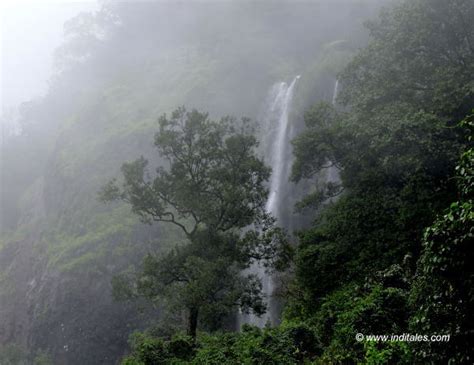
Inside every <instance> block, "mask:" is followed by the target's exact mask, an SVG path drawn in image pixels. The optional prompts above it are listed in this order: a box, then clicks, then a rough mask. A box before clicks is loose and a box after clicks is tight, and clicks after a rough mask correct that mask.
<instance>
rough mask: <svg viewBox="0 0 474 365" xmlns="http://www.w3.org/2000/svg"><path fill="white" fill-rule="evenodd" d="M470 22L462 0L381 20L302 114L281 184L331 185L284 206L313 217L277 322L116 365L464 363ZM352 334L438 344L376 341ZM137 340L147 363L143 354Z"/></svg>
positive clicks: (137, 351)
mask: <svg viewBox="0 0 474 365" xmlns="http://www.w3.org/2000/svg"><path fill="white" fill-rule="evenodd" d="M473 16H474V4H473V3H472V2H469V1H427V0H417V1H407V2H404V3H403V4H400V5H397V6H395V7H393V8H391V9H389V10H386V11H384V12H382V14H381V15H380V17H379V18H378V20H376V21H373V22H371V23H370V24H369V25H368V27H369V30H370V42H369V44H368V46H367V47H365V48H364V49H362V50H361V51H360V52H359V53H358V55H357V56H355V57H354V59H353V60H352V61H351V62H349V64H348V65H347V66H346V67H345V68H344V70H343V71H342V72H341V74H340V83H341V84H342V92H341V94H340V96H339V98H338V104H337V105H336V106H335V107H334V106H333V105H329V104H325V103H320V104H318V105H316V106H314V107H313V108H311V109H310V110H309V111H308V112H307V113H306V115H305V122H306V130H305V131H303V132H302V133H301V134H300V135H299V136H298V137H297V138H296V139H295V140H294V153H295V156H296V160H295V163H294V166H293V175H292V178H293V180H294V181H295V182H299V181H301V180H305V179H312V178H313V179H314V177H316V179H317V177H318V176H323V175H322V174H321V172H322V171H324V170H326V169H328V168H332V169H337V170H338V171H339V175H340V180H339V182H338V183H335V182H331V183H329V184H326V185H321V184H316V185H315V188H314V191H312V192H310V193H309V194H308V195H307V196H306V197H305V198H304V199H303V200H302V201H301V202H300V203H299V204H298V209H300V210H312V211H313V212H315V213H316V214H315V216H316V218H315V221H314V224H313V225H312V227H310V228H309V229H306V230H303V231H301V232H299V234H298V237H299V243H298V245H297V247H296V253H295V256H294V262H293V266H294V270H295V276H294V279H293V280H292V281H291V282H290V284H289V287H288V290H287V293H286V295H287V299H288V302H287V305H286V309H285V312H284V320H283V323H282V325H280V326H279V327H277V328H274V329H263V330H259V329H256V328H245V329H244V330H243V332H242V333H239V334H215V335H212V336H209V335H206V334H204V333H203V334H202V335H201V337H199V339H198V342H197V343H196V344H194V345H193V346H194V347H192V349H191V348H190V350H189V351H188V352H186V356H187V357H186V358H183V357H179V356H178V355H176V354H175V353H174V352H173V351H171V350H170V348H171V347H173V343H174V341H175V339H173V338H172V339H170V340H164V339H163V340H158V339H155V340H152V339H151V338H153V337H147V336H146V335H140V336H142V337H134V339H135V340H134V342H133V346H132V348H133V354H132V355H131V357H129V358H127V359H126V360H124V362H123V363H124V364H136V363H138V364H142V363H143V364H154V363H229V364H232V363H246V364H247V363H248V364H256V363H268V364H272V363H275V364H277V363H278V364H280V363H281V364H291V363H303V362H312V363H368V364H392V363H399V364H403V363H405V364H411V363H448V362H449V363H452V364H463V363H469V362H471V361H472V359H473V356H474V354H473V352H472V346H470V345H469V344H470V343H472V330H473V328H474V321H473V318H472V313H473V310H472V309H473V297H472V277H473V272H472V262H473V256H472V254H473V251H472V247H470V243H471V241H472V238H473V218H474V216H473V215H474V212H473V210H472V188H473V180H472V179H473V170H472V164H473V154H472V148H470V146H471V145H470V144H471V142H472V131H473V130H472V118H473V116H472V112H473V111H472V110H473V107H474V82H473V80H472V74H473V72H474V49H473V47H472V44H473V42H474V25H473V24H472V22H470V21H469V19H471V18H472V17H473ZM301 323H304V325H302V327H300V325H299V324H301ZM356 333H362V334H366V335H370V334H374V335H377V334H389V335H390V334H403V333H421V334H428V335H432V334H449V335H450V336H451V337H450V341H449V342H441V343H437V342H390V341H389V342H385V343H382V342H380V343H378V342H369V341H368V342H364V341H362V342H358V341H356V339H355V335H356ZM294 336H296V337H294ZM298 336H302V337H301V338H299V337H298ZM137 339H138V340H137ZM147 341H158V342H152V344H151V343H149V342H147ZM306 341H307V342H306ZM146 346H150V348H154V349H155V350H156V353H155V354H156V356H158V357H160V356H161V357H160V358H159V359H158V357H157V358H155V359H154V360H150V359H147V358H146V356H145V355H144V354H149V352H147V351H145V350H144V348H145V347H146ZM189 346H191V345H189ZM177 358H178V359H179V360H176V359H177Z"/></svg>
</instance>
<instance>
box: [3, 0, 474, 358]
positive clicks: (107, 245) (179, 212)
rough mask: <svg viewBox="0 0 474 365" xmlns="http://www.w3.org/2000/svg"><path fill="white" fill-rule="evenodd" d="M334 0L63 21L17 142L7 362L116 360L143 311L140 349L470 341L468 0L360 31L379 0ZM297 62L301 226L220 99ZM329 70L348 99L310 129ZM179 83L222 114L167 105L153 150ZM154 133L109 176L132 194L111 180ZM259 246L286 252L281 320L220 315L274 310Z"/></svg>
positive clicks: (9, 209) (432, 347)
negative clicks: (47, 84)
mask: <svg viewBox="0 0 474 365" xmlns="http://www.w3.org/2000/svg"><path fill="white" fill-rule="evenodd" d="M317 3H319V2H315V3H314V4H313V3H310V2H308V4H306V2H305V5H301V4H300V5H298V6H296V5H294V4H293V3H288V4H286V3H281V2H278V6H274V5H273V4H271V2H268V3H266V2H262V3H248V4H244V5H240V4H238V3H237V2H235V3H228V4H227V2H223V3H222V4H220V3H219V4H217V3H216V4H214V3H212V4H207V3H204V4H202V3H201V2H199V4H198V3H196V4H194V3H191V4H190V5H189V6H175V5H172V3H168V2H145V3H127V2H107V1H106V2H104V3H103V5H102V6H101V9H100V10H99V11H98V12H96V13H94V14H81V15H79V16H78V17H76V18H75V19H73V20H71V21H70V22H68V23H67V24H66V26H65V30H66V35H67V41H66V42H65V44H64V45H63V46H62V47H61V48H60V49H59V50H58V51H57V70H56V73H55V75H54V77H53V79H52V82H51V88H50V90H49V92H48V94H47V96H45V98H44V99H42V100H39V101H36V102H32V103H28V104H25V105H24V106H23V107H22V109H21V113H20V122H21V124H22V133H20V134H19V135H16V136H10V137H9V139H8V140H7V141H6V143H5V144H3V145H2V146H1V153H2V161H1V162H2V169H5V170H6V171H8V172H9V174H6V175H5V176H3V175H2V183H3V184H4V185H5V186H6V188H2V191H1V204H0V213H1V214H2V216H6V219H3V220H2V222H1V224H2V227H1V228H2V237H1V240H0V307H2V308H1V314H2V318H0V321H1V322H0V325H1V324H4V323H6V325H5V330H3V328H2V330H1V331H0V341H2V343H3V342H5V341H6V342H15V341H16V342H18V343H21V344H27V347H28V350H25V349H24V348H23V345H22V346H21V347H20V346H17V345H5V346H2V347H0V363H1V364H4V363H5V364H31V363H34V364H37V365H40V364H43V365H45V364H51V363H59V364H62V363H67V364H74V365H75V364H81V365H82V364H103V363H108V362H111V361H112V360H111V358H112V357H114V361H115V360H116V359H117V358H119V357H120V356H122V355H123V354H124V353H125V351H126V350H125V349H124V345H125V344H126V337H127V336H128V334H129V333H131V332H132V331H133V330H135V329H138V331H137V332H135V333H134V334H133V335H132V336H131V337H130V339H129V344H130V354H129V355H126V356H125V358H124V359H123V362H122V363H123V364H124V365H151V364H296V363H302V364H304V363H312V364H353V363H360V364H395V363H396V364H417V363H433V364H437V363H451V364H464V363H472V362H473V359H474V353H473V350H472V343H473V341H474V339H473V333H474V318H473V314H472V313H474V297H473V291H472V284H473V279H474V273H473V269H472V267H473V259H474V257H473V252H474V251H473V249H472V244H471V241H472V240H473V226H474V225H473V219H474V216H473V215H474V212H473V202H472V198H473V196H472V187H473V156H474V154H473V150H472V131H473V114H472V113H473V108H474V81H473V77H472V75H473V74H474V22H472V19H474V3H473V2H472V0H405V1H400V2H398V3H397V4H395V5H394V6H391V7H390V8H387V9H386V10H384V11H383V12H382V13H381V14H380V16H379V17H378V18H376V19H375V20H373V21H372V22H370V23H368V30H369V33H370V37H369V42H368V44H367V45H366V46H365V44H364V42H365V41H364V39H365V37H364V35H363V33H362V31H360V30H357V31H356V30H355V28H356V27H355V26H354V24H356V23H357V22H358V21H359V17H363V16H362V15H361V14H366V13H365V12H370V11H368V10H367V9H366V10H363V6H362V5H359V4H358V3H357V4H356V5H354V6H352V7H351V6H347V10H344V9H342V7H336V8H335V9H336V10H335V11H334V9H333V10H330V8H331V7H330V6H329V5H327V6H326V5H325V4H322V5H318V4H317ZM326 8H327V9H326ZM331 9H332V8H331ZM335 13H337V15H336V14H335ZM329 15H330V16H329ZM325 16H328V17H329V18H331V21H328V22H323V21H321V19H324V17H325ZM348 19H349V20H348ZM329 23H330V25H328V24H329ZM171 28H172V29H173V32H169V29H171ZM236 28H238V29H239V31H238V32H236V31H235V29H236ZM357 29H359V28H357ZM349 33H350V36H348V34H349ZM338 37H345V39H344V40H341V39H339V38H338ZM360 46H362V48H361V49H360V50H359V51H358V52H357V54H356V55H355V56H354V57H352V56H353V55H354V54H355V53H356V52H355V49H356V48H358V47H360ZM302 70H303V71H302ZM297 73H298V74H299V73H301V74H302V77H301V81H299V85H300V86H301V87H299V88H298V90H296V91H295V92H296V94H295V100H294V110H293V111H292V112H293V116H292V118H291V119H293V120H295V121H296V123H295V125H294V126H292V128H293V127H294V130H295V131H297V132H298V133H299V134H298V135H297V137H296V138H295V140H294V142H293V147H294V149H293V152H294V156H295V160H294V164H293V173H292V181H293V183H297V184H299V186H297V187H296V186H293V187H294V188H295V190H296V189H301V190H305V192H306V193H307V194H306V196H305V197H303V199H302V200H301V201H300V203H298V204H297V210H298V211H299V212H305V213H307V214H308V215H309V216H311V217H312V218H314V219H313V220H312V221H311V223H310V224H309V226H308V227H306V228H305V229H303V230H301V231H299V232H297V234H296V240H297V241H298V242H297V245H295V247H294V248H292V250H290V249H289V248H288V247H287V246H286V245H285V243H286V242H285V240H284V239H285V237H284V234H283V231H282V230H279V229H276V228H275V227H274V222H273V220H272V219H271V218H270V217H268V216H267V214H265V211H264V206H265V201H266V198H267V193H268V192H267V188H266V186H265V182H266V180H267V179H268V177H269V176H270V173H271V172H270V170H269V169H268V168H267V167H266V166H265V165H264V163H263V160H262V159H261V158H260V157H257V152H256V151H257V147H258V141H257V137H256V134H255V131H254V130H253V129H252V128H251V125H250V123H249V121H248V120H246V119H245V120H243V121H238V120H235V119H233V118H228V117H226V118H222V119H220V120H217V119H216V118H215V117H214V116H216V115H219V116H220V115H226V114H229V113H231V114H236V113H239V114H243V115H249V114H250V115H251V116H252V117H255V116H256V115H257V109H258V105H259V104H260V101H261V100H262V96H263V95H264V94H265V92H266V90H267V89H268V87H269V86H270V85H271V84H272V83H274V82H275V81H276V80H281V79H286V78H289V77H294V75H296V74H297ZM336 74H338V80H339V89H340V93H339V96H338V98H337V103H335V105H333V104H329V103H326V102H322V103H317V104H316V105H314V106H313V107H312V108H308V110H306V114H305V117H304V121H305V124H306V127H305V128H304V129H303V130H300V129H299V126H298V125H297V122H298V120H297V119H298V117H299V115H300V114H301V113H302V110H303V109H306V108H307V107H308V103H309V102H311V104H314V101H315V100H318V101H320V100H330V99H331V96H332V91H333V87H334V78H335V76H336ZM316 84H317V85H316ZM181 104H186V105H190V106H192V107H198V108H200V109H204V110H209V111H210V114H209V115H210V116H209V115H208V114H205V113H200V112H197V111H192V112H186V111H185V110H184V109H178V110H177V111H176V112H174V113H172V114H170V115H169V117H168V116H167V115H165V116H163V117H162V118H160V120H159V124H158V128H159V131H158V133H156V135H155V147H156V148H157V149H156V150H154V151H151V149H149V148H148V146H152V141H151V140H150V135H152V134H153V132H154V131H155V129H156V123H155V120H154V118H155V116H156V115H158V114H162V113H164V112H168V111H170V110H173V108H175V107H176V105H181ZM460 121H463V122H461V123H460ZM264 133H265V131H263V134H264ZM466 137H467V138H466ZM153 152H155V154H154V153H153ZM156 152H158V153H157V154H156ZM140 154H144V155H147V156H150V161H148V160H146V159H144V158H140V159H138V160H136V161H134V162H129V163H125V164H123V166H122V173H123V179H118V180H115V181H112V182H111V183H110V184H108V185H107V186H106V187H105V188H104V190H103V191H102V194H101V195H102V198H103V199H104V200H120V201H121V202H116V203H113V204H110V205H108V206H105V205H103V204H101V203H99V202H98V201H97V199H96V197H97V191H98V189H99V188H100V186H103V185H104V183H105V182H106V181H107V180H109V179H111V178H112V177H113V176H115V175H116V169H117V168H118V166H119V165H120V164H121V163H122V162H123V161H124V160H126V159H128V158H130V157H134V156H139V155H140ZM31 161H35V164H34V166H33V165H32V163H31ZM149 165H158V166H161V167H159V168H158V169H157V170H155V171H153V170H151V171H150V170H149V169H148V166H149ZM328 170H329V171H330V172H332V173H333V175H334V172H336V174H335V175H338V176H339V178H337V179H332V180H331V181H330V182H328V180H327V179H326V177H327V175H328V174H327V172H328ZM308 187H310V189H307V188H308ZM124 201H125V203H129V204H128V205H127V204H123V202H124ZM130 206H131V208H132V213H130V209H129V208H130ZM287 209H288V212H286V215H287V216H290V215H291V214H292V212H293V207H287ZM137 216H138V218H140V219H141V222H139V219H137ZM298 217H299V216H298ZM295 219H297V218H295ZM152 222H157V223H158V224H154V225H153V226H151V225H150V226H147V225H145V224H142V223H152ZM293 250H294V253H295V254H294V256H293V257H292V255H290V253H293ZM257 259H263V260H265V261H266V264H267V265H268V266H273V267H277V268H279V269H283V268H286V267H288V265H289V266H291V270H289V272H288V273H287V274H286V275H285V276H283V279H282V281H283V283H282V285H281V287H279V288H278V289H279V290H280V291H281V292H283V294H284V296H285V299H286V302H285V303H284V305H285V307H284V313H283V318H282V324H281V325H279V326H276V327H275V328H264V329H258V328H255V327H250V326H244V327H243V328H242V330H241V332H223V331H225V330H228V329H234V328H235V326H236V323H235V322H236V321H235V314H236V312H237V310H238V309H240V310H242V311H243V312H247V311H253V312H255V313H256V314H261V313H263V312H264V311H265V303H264V300H263V299H264V298H263V297H262V295H261V294H262V293H261V283H260V281H259V280H258V279H257V278H256V277H255V276H253V275H249V274H247V273H246V272H245V271H243V270H245V269H246V268H248V267H249V265H250V263H251V262H252V261H254V260H257ZM291 259H293V260H291ZM243 272H244V273H243ZM117 273H122V274H120V275H117ZM112 278H113V279H112ZM111 280H112V286H113V290H110V289H111V288H110V281H111ZM112 291H113V292H114V294H115V296H116V297H117V298H119V299H143V298H144V299H145V302H144V301H139V300H138V301H137V302H135V301H127V302H125V303H124V302H120V303H113V302H112V298H111V295H110V294H111V292H112ZM149 302H151V303H153V304H154V305H155V307H153V308H150V306H148V305H147V304H144V303H149ZM91 303H94V304H93V305H91ZM131 303H133V304H131ZM136 303H140V305H142V304H143V306H144V315H143V316H141V315H140V314H139V311H138V310H137V307H136V305H135V304H136ZM4 308H5V309H4ZM184 312H186V313H184ZM12 313H13V314H15V316H12V319H11V320H8V321H5V318H7V317H8V316H9V315H11V314H12ZM16 313H21V315H18V316H17V315H16ZM183 314H184V316H183ZM155 320H156V321H157V322H159V326H160V327H157V328H150V329H149V330H147V331H144V332H140V329H143V328H144V326H150V325H152V323H153V322H154V321H155ZM183 330H187V335H184V334H182V331H183ZM357 333H362V334H364V335H371V334H374V335H379V334H389V335H390V334H403V333H420V334H427V335H431V334H443V335H444V334H448V335H450V341H449V342H439V343H438V342H398V341H394V342H390V341H389V342H378V341H373V342H371V341H361V342H357V341H356V339H355V335H356V334H357ZM40 349H47V350H48V351H44V352H43V351H41V350H40ZM50 354H51V355H50ZM53 359H54V361H53Z"/></svg>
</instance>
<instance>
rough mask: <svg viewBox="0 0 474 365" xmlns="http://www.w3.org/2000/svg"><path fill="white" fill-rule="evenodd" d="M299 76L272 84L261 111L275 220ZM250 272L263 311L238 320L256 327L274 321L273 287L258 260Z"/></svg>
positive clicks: (269, 202)
mask: <svg viewBox="0 0 474 365" xmlns="http://www.w3.org/2000/svg"><path fill="white" fill-rule="evenodd" d="M299 78H300V76H296V77H295V78H294V79H293V81H292V82H291V84H290V85H288V84H287V83H286V82H280V83H277V84H275V85H274V86H273V87H272V88H271V90H270V93H269V95H268V98H267V102H266V104H265V108H264V113H263V115H262V122H263V123H262V124H263V132H264V133H265V136H264V138H263V140H262V142H263V147H264V148H265V155H266V157H267V158H266V162H267V163H268V164H269V165H270V166H271V168H272V175H271V178H270V194H269V197H268V200H267V203H266V206H265V209H266V211H267V212H268V213H270V214H272V215H273V216H274V217H275V218H276V219H277V224H280V225H281V224H282V222H281V218H282V216H281V203H282V198H283V195H284V191H283V190H284V187H285V185H286V184H287V183H288V178H289V172H290V169H289V167H290V166H289V162H288V161H290V158H291V151H290V148H289V147H290V136H289V130H290V128H289V125H288V114H289V108H290V104H291V101H292V98H293V89H294V87H295V84H296V81H297V80H298V79H299ZM250 272H251V273H253V274H256V275H258V276H259V277H260V279H261V281H262V291H263V294H264V297H265V298H266V302H267V312H266V313H265V314H264V315H263V316H261V317H257V316H256V315H254V314H249V315H248V316H242V318H241V321H240V322H241V324H242V323H249V324H252V325H256V326H258V327H264V326H265V325H266V324H267V323H268V322H270V324H275V322H276V321H277V320H278V319H277V318H276V315H277V313H275V310H274V306H273V305H272V295H273V291H274V281H273V279H272V277H271V276H270V275H269V274H268V273H267V272H266V271H265V269H264V267H262V265H261V264H259V263H255V264H253V265H252V266H251V268H250Z"/></svg>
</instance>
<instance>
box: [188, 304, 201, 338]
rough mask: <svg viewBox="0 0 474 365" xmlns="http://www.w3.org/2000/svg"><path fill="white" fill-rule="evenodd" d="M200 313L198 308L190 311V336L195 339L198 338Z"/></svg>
mask: <svg viewBox="0 0 474 365" xmlns="http://www.w3.org/2000/svg"><path fill="white" fill-rule="evenodd" d="M198 313H199V312H198V309H197V308H190V309H189V322H188V326H189V327H188V335H189V336H191V337H192V338H193V339H195V338H196V330H197V323H198Z"/></svg>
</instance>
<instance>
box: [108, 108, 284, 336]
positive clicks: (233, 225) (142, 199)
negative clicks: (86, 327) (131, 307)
mask: <svg viewBox="0 0 474 365" xmlns="http://www.w3.org/2000/svg"><path fill="white" fill-rule="evenodd" d="M257 144H258V143H257V140H256V139H255V137H254V136H253V135H252V127H251V125H250V123H249V120H247V119H243V120H242V121H241V122H238V121H236V120H235V119H233V118H230V117H225V118H223V119H221V120H220V121H219V122H216V121H212V120H210V119H209V117H208V115H207V114H206V113H200V112H198V111H196V110H193V111H191V112H187V111H186V110H185V109H184V108H179V109H177V110H176V111H174V112H173V113H172V115H171V117H170V118H168V117H167V116H166V115H164V116H162V117H161V118H160V119H159V131H158V132H157V133H156V135H155V146H156V147H157V149H158V151H159V152H160V155H161V157H162V158H163V159H164V161H163V164H162V166H160V167H158V168H157V169H156V175H155V177H153V178H152V177H151V176H150V173H149V171H148V169H147V165H148V161H147V160H146V159H145V158H143V157H141V158H139V159H138V160H136V161H134V162H131V163H125V164H123V166H122V172H123V178H124V179H123V184H122V186H121V187H119V185H118V183H117V181H116V180H112V181H111V182H109V183H108V184H107V185H106V186H104V188H103V189H102V191H101V193H100V198H101V199H102V200H103V201H112V200H122V201H125V202H128V203H129V204H130V205H131V207H132V210H133V212H134V213H136V214H138V215H139V216H140V218H141V219H142V221H144V222H146V223H152V222H165V223H169V224H173V225H175V226H176V227H178V228H179V229H180V230H181V231H182V232H183V233H184V235H185V236H186V237H187V239H188V241H189V243H188V244H187V245H185V246H183V247H177V248H175V249H174V250H172V251H171V252H169V253H168V254H166V255H164V256H163V257H161V258H156V257H153V256H148V257H147V258H146V259H145V261H144V263H143V268H142V271H141V272H140V273H139V274H138V276H137V277H136V281H135V284H134V285H133V287H132V288H130V287H129V288H128V289H127V288H126V290H125V293H126V294H127V295H141V296H145V297H147V298H149V299H158V298H163V297H165V298H168V299H172V300H173V303H174V305H176V304H179V305H180V306H181V307H184V308H186V309H187V310H188V332H189V334H190V335H191V336H193V337H195V336H196V329H197V326H198V319H199V316H200V314H202V315H205V314H206V312H207V313H209V312H212V314H213V317H214V318H215V319H216V318H217V319H219V318H221V317H223V316H224V315H225V314H227V313H228V312H229V310H230V309H231V308H235V307H236V306H240V307H241V308H242V309H243V310H244V311H248V310H249V309H252V310H253V311H254V312H255V313H257V314H262V313H263V312H264V311H265V306H264V303H263V300H262V297H261V294H260V287H261V284H260V282H259V280H258V278H256V277H255V276H253V275H246V276H245V275H243V274H242V273H241V272H242V270H243V269H245V268H247V267H248V266H249V265H250V263H251V262H252V260H258V259H266V260H271V259H272V257H274V254H275V252H276V248H277V247H283V245H284V235H283V232H282V231H281V230H280V229H278V228H276V227H274V226H273V223H274V220H273V218H271V217H270V216H269V215H268V214H267V213H266V212H265V202H266V199H267V195H268V190H267V188H266V186H265V182H266V181H267V179H268V177H269V175H270V169H269V168H267V167H266V166H265V165H264V163H263V162H262V161H261V160H260V159H259V158H257V157H256V155H255V148H256V147H257ZM251 225H252V227H250V226H251ZM245 227H247V229H246V232H245V233H243V234H242V232H241V230H242V229H243V228H245ZM123 283H124V280H121V279H117V280H116V284H123ZM116 287H122V288H123V285H116ZM123 292H124V290H122V293H123ZM177 302H178V303H177Z"/></svg>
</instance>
